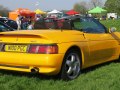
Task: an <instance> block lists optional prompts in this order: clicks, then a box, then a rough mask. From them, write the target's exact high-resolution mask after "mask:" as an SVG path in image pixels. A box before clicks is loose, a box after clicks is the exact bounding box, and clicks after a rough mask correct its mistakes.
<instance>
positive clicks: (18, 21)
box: [16, 15, 21, 30]
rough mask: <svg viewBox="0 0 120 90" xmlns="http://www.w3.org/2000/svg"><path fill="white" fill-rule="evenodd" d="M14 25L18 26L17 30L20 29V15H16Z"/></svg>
mask: <svg viewBox="0 0 120 90" xmlns="http://www.w3.org/2000/svg"><path fill="white" fill-rule="evenodd" d="M16 23H17V25H18V28H17V30H20V29H21V16H20V15H18V17H17V18H16Z"/></svg>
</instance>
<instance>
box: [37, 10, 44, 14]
mask: <svg viewBox="0 0 120 90" xmlns="http://www.w3.org/2000/svg"><path fill="white" fill-rule="evenodd" d="M35 13H36V14H46V12H44V11H42V10H40V9H37V10H35Z"/></svg>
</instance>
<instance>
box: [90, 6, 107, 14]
mask: <svg viewBox="0 0 120 90" xmlns="http://www.w3.org/2000/svg"><path fill="white" fill-rule="evenodd" d="M103 12H107V10H105V9H102V8H100V7H98V6H97V7H95V8H93V9H92V10H90V11H88V13H91V14H92V13H103Z"/></svg>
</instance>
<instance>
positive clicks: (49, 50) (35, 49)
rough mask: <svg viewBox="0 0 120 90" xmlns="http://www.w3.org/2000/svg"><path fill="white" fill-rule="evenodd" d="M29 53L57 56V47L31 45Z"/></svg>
mask: <svg viewBox="0 0 120 90" xmlns="http://www.w3.org/2000/svg"><path fill="white" fill-rule="evenodd" d="M28 53H40V54H57V53H58V46H57V45H30V48H29V50H28Z"/></svg>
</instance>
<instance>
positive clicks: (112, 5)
mask: <svg viewBox="0 0 120 90" xmlns="http://www.w3.org/2000/svg"><path fill="white" fill-rule="evenodd" d="M105 8H106V9H107V11H108V12H112V13H117V14H118V15H120V0H107V1H106V3H105Z"/></svg>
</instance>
